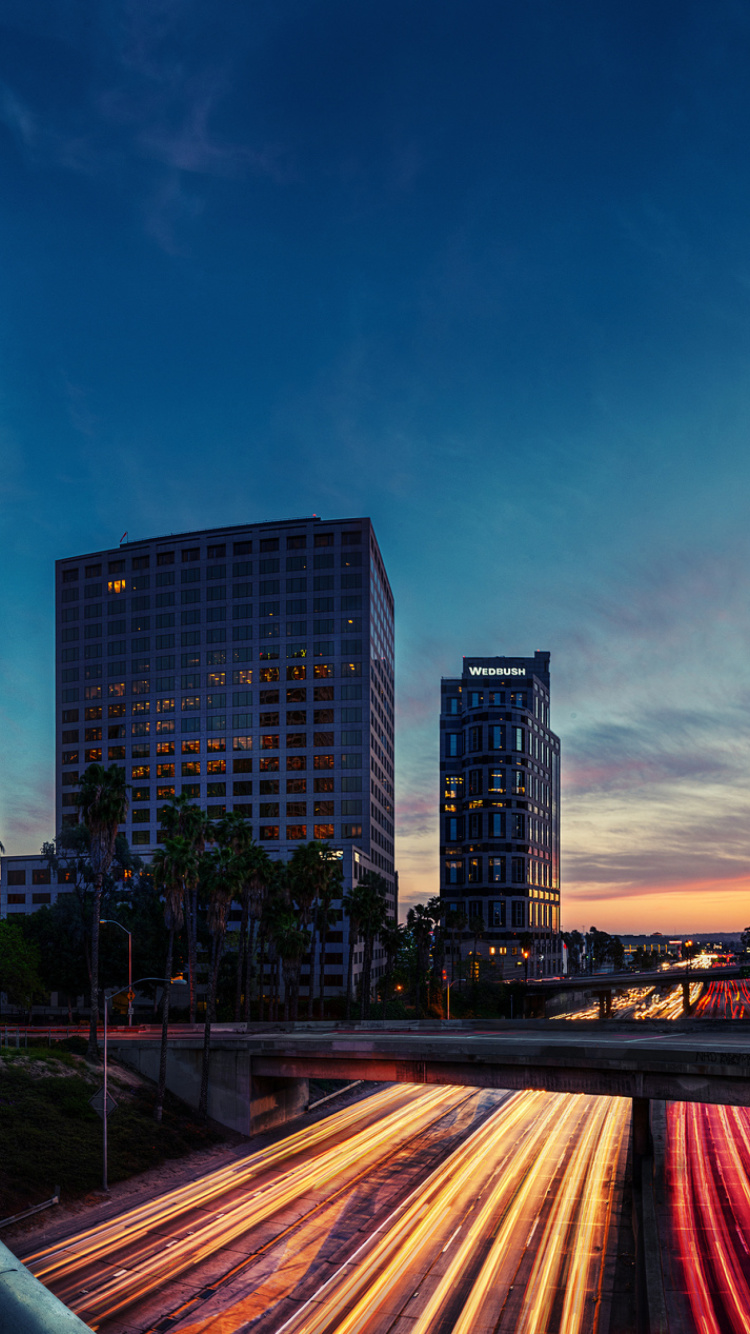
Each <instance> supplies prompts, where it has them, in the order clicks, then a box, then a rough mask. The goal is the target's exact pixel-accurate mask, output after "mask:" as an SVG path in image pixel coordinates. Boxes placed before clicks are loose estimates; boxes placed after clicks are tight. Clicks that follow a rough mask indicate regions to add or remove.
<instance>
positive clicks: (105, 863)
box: [77, 764, 128, 1059]
mask: <svg viewBox="0 0 750 1334" xmlns="http://www.w3.org/2000/svg"><path fill="white" fill-rule="evenodd" d="M77 805H78V811H79V814H80V816H81V819H82V821H83V823H84V824H85V826H86V828H87V830H88V834H89V861H90V863H91V871H92V875H93V882H94V904H93V911H92V915H91V1020H90V1025H89V1043H88V1051H87V1055H88V1056H89V1057H90V1058H91V1059H93V1058H94V1057H95V1056H97V1055H98V1051H99V1048H98V1045H97V1029H98V1026H99V918H100V917H101V910H102V880H103V878H104V875H105V873H106V872H107V871H108V870H109V868H110V866H111V865H112V861H113V858H114V855H115V840H116V838H117V831H118V828H119V826H120V824H121V823H122V821H123V820H124V819H125V816H126V815H127V812H128V784H127V783H126V782H125V770H124V769H120V768H119V767H118V766H117V765H116V764H111V765H110V766H109V768H108V769H105V768H104V765H102V764H90V765H89V767H88V769H86V770H84V773H83V777H82V779H81V784H80V787H79V789H78V794H77Z"/></svg>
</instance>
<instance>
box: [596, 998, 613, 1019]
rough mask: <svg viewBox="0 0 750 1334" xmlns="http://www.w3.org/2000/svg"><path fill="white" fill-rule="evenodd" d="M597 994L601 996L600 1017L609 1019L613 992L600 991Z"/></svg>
mask: <svg viewBox="0 0 750 1334" xmlns="http://www.w3.org/2000/svg"><path fill="white" fill-rule="evenodd" d="M597 994H598V996H599V1018H600V1019H609V1017H610V1015H611V1014H612V992H611V991H599V992H598V993H597Z"/></svg>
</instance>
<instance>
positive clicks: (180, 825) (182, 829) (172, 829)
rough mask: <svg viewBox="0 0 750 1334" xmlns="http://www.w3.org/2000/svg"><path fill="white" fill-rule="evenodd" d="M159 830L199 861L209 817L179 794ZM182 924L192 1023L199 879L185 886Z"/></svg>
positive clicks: (164, 811) (163, 814)
mask: <svg viewBox="0 0 750 1334" xmlns="http://www.w3.org/2000/svg"><path fill="white" fill-rule="evenodd" d="M161 827H162V829H163V830H164V832H165V834H166V836H167V838H174V836H175V835H176V834H180V835H181V836H182V837H183V838H186V839H187V840H188V842H189V843H190V844H191V846H192V849H193V852H194V853H195V856H196V859H197V861H198V862H200V859H201V857H202V856H203V854H204V852H205V850H206V838H207V833H208V818H207V816H206V814H205V812H204V811H202V810H201V809H200V807H199V806H196V805H194V803H193V802H191V800H190V798H189V797H188V796H187V795H186V794H185V793H184V792H182V793H181V794H180V796H179V797H172V798H171V799H170V801H169V803H168V804H167V805H166V806H163V807H162V810H161ZM184 912H185V922H186V926H187V938H188V982H189V986H190V990H189V993H188V994H189V1005H190V1022H191V1024H194V1023H195V1010H196V1001H197V990H196V978H197V973H198V879H197V878H196V879H195V880H192V881H189V882H187V883H186V885H185V907H184Z"/></svg>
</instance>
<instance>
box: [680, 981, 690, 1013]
mask: <svg viewBox="0 0 750 1334" xmlns="http://www.w3.org/2000/svg"><path fill="white" fill-rule="evenodd" d="M682 1013H683V1014H690V980H689V979H688V980H687V981H685V982H683V984H682Z"/></svg>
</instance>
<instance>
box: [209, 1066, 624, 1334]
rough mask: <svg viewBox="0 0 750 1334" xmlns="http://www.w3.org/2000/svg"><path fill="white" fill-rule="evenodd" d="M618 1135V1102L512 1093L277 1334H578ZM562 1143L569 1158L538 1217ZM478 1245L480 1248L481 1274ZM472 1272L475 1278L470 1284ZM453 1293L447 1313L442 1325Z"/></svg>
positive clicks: (590, 1321) (602, 1242)
mask: <svg viewBox="0 0 750 1334" xmlns="http://www.w3.org/2000/svg"><path fill="white" fill-rule="evenodd" d="M628 1124H629V1108H628V1105H627V1103H626V1102H624V1101H623V1100H620V1099H592V1098H586V1097H584V1095H582V1094H579V1095H573V1096H571V1095H567V1094H554V1095H553V1094H546V1093H531V1092H527V1093H522V1094H517V1095H515V1096H514V1097H513V1098H511V1099H509V1101H508V1102H507V1103H506V1104H505V1105H504V1106H503V1107H501V1108H500V1109H499V1110H498V1111H497V1112H496V1113H495V1114H494V1116H492V1117H491V1118H490V1120H489V1121H487V1122H485V1124H484V1126H482V1127H480V1129H479V1130H477V1131H475V1132H474V1134H473V1135H472V1136H470V1137H469V1139H467V1140H466V1141H465V1143H464V1144H463V1145H461V1146H460V1148H459V1149H457V1150H456V1151H455V1152H454V1153H453V1154H452V1155H451V1157H450V1158H449V1159H447V1160H446V1161H445V1163H443V1164H442V1165H441V1167H440V1168H439V1169H438V1170H437V1171H436V1172H435V1173H433V1175H432V1177H430V1178H429V1180H428V1181H427V1182H424V1183H423V1184H422V1186H421V1187H420V1188H419V1191H418V1192H415V1197H414V1198H412V1199H411V1200H409V1201H407V1202H405V1204H404V1205H402V1206H401V1208H400V1209H399V1210H397V1211H396V1212H395V1213H394V1214H393V1215H391V1217H390V1218H389V1219H388V1220H386V1222H385V1223H384V1224H383V1225H382V1226H381V1227H380V1228H379V1229H377V1230H376V1231H375V1232H374V1233H373V1234H372V1236H371V1237H370V1238H369V1239H368V1241H367V1242H365V1243H363V1245H362V1246H361V1247H360V1248H359V1250H358V1252H357V1253H356V1254H355V1255H354V1256H352V1257H350V1258H349V1259H348V1260H347V1261H346V1262H345V1263H344V1264H343V1265H342V1266H341V1267H340V1269H339V1270H338V1271H337V1272H336V1273H335V1274H334V1275H333V1276H332V1277H331V1278H330V1279H329V1280H328V1281H327V1282H326V1283H325V1284H324V1285H323V1286H322V1287H321V1288H320V1289H319V1290H318V1291H317V1292H316V1293H315V1294H314V1296H313V1297H311V1298H309V1299H308V1301H307V1302H306V1303H305V1304H304V1306H303V1307H302V1308H301V1309H300V1310H299V1311H298V1312H296V1313H295V1314H294V1315H293V1316H292V1317H291V1318H290V1319H289V1320H287V1321H286V1323H285V1324H283V1325H282V1326H281V1327H280V1329H279V1334H371V1332H372V1334H374V1332H375V1331H381V1330H382V1331H387V1330H391V1329H396V1328H398V1329H401V1328H403V1327H405V1326H404V1324H403V1322H405V1321H408V1327H409V1329H410V1331H412V1334H429V1331H432V1330H436V1329H452V1330H453V1334H478V1331H485V1330H487V1331H489V1330H492V1331H494V1330H499V1329H505V1328H508V1329H523V1330H524V1334H527V1332H528V1334H532V1331H533V1334H543V1331H546V1330H549V1329H551V1328H553V1327H554V1329H555V1330H556V1331H557V1330H559V1331H561V1334H578V1332H579V1331H585V1334H591V1331H593V1330H594V1329H595V1326H596V1307H597V1302H598V1299H599V1289H600V1285H601V1274H602V1266H603V1262H604V1257H605V1256H606V1253H607V1245H608V1234H609V1220H610V1216H611V1201H612V1191H613V1182H614V1177H615V1175H616V1166H617V1164H618V1163H619V1164H621V1163H622V1150H623V1146H624V1142H625V1138H626V1135H627V1128H628ZM571 1141H572V1142H573V1143H574V1148H573V1151H572V1154H571V1155H570V1157H569V1158H568V1161H567V1164H566V1166H565V1167H564V1170H563V1179H562V1183H561V1185H560V1187H558V1188H556V1190H555V1192H554V1194H553V1198H552V1203H551V1208H549V1195H550V1192H551V1189H552V1187H553V1185H554V1183H555V1179H556V1176H557V1174H558V1171H559V1169H560V1166H561V1164H562V1163H564V1162H565V1160H566V1155H567V1154H568V1152H569V1145H570V1143H571ZM548 1209H549V1212H547V1213H546V1222H545V1223H544V1225H543V1227H542V1228H541V1229H540V1230H539V1235H538V1239H537V1241H536V1246H537V1250H536V1257H535V1259H534V1261H533V1265H532V1267H531V1273H530V1274H529V1275H528V1277H524V1278H523V1281H522V1284H521V1290H522V1294H523V1299H522V1314H521V1316H520V1317H518V1315H517V1313H516V1312H515V1310H514V1312H513V1313H510V1312H507V1311H506V1309H505V1308H506V1303H507V1301H508V1299H509V1297H510V1295H511V1294H514V1290H516V1291H517V1289H518V1282H519V1274H520V1273H521V1271H522V1269H524V1270H528V1268H529V1263H530V1262H529V1259H528V1257H529V1255H530V1254H531V1251H530V1249H529V1243H530V1240H531V1236H532V1235H533V1234H534V1232H535V1230H536V1229H537V1224H538V1222H539V1221H540V1219H543V1218H544V1217H545V1211H546V1210H548ZM532 1217H534V1223H533V1226H532V1228H531V1232H529V1228H528V1224H529V1220H530V1218H532ZM456 1224H458V1226H456ZM488 1238H492V1241H491V1246H490V1250H489V1253H488V1254H487V1255H486V1259H484V1262H483V1263H482V1261H481V1257H482V1256H483V1255H484V1253H485V1249H486V1243H487V1240H488ZM578 1252H580V1253H578ZM477 1266H479V1273H478V1274H476V1273H472V1271H473V1270H475V1269H476V1267H477ZM566 1266H567V1279H566V1281H565V1310H564V1314H563V1323H562V1324H560V1323H559V1322H558V1321H557V1320H556V1321H555V1322H554V1325H553V1324H552V1315H551V1307H552V1302H553V1299H554V1296H555V1288H556V1287H559V1286H560V1284H561V1282H562V1281H563V1280H562V1276H563V1273H564V1270H565V1267H566ZM467 1283H468V1284H469V1285H470V1286H469V1290H468V1292H467V1291H465V1289H466V1286H467ZM415 1287H416V1291H415ZM457 1294H460V1311H458V1312H456V1313H455V1316H454V1313H453V1312H452V1310H451V1308H452V1306H455V1304H456V1302H457V1300H458V1297H457ZM514 1298H515V1294H514ZM506 1317H509V1318H510V1320H511V1323H510V1324H508V1323H507V1320H506ZM195 1328H196V1329H197V1328H198V1327H195Z"/></svg>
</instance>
